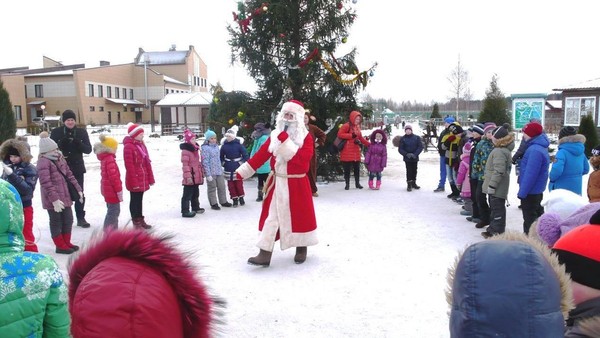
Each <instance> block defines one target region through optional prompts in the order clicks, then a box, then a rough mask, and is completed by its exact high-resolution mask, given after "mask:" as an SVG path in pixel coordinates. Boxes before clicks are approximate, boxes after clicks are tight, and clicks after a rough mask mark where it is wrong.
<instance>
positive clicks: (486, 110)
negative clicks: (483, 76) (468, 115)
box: [478, 74, 511, 126]
mask: <svg viewBox="0 0 600 338" xmlns="http://www.w3.org/2000/svg"><path fill="white" fill-rule="evenodd" d="M478 122H494V123H495V124H496V125H499V126H501V125H502V124H504V123H509V124H510V123H511V118H510V116H508V103H507V102H506V97H504V94H503V93H502V91H501V90H500V88H499V87H498V76H497V75H495V74H494V76H492V80H491V81H490V88H489V89H488V90H486V92H485V99H483V110H482V111H481V114H479V118H478Z"/></svg>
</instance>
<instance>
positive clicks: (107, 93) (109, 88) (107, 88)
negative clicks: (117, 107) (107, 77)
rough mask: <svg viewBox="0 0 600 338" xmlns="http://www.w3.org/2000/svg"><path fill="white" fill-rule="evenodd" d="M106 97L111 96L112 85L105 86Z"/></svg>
mask: <svg viewBox="0 0 600 338" xmlns="http://www.w3.org/2000/svg"><path fill="white" fill-rule="evenodd" d="M106 97H108V98H109V99H110V98H112V87H111V86H106Z"/></svg>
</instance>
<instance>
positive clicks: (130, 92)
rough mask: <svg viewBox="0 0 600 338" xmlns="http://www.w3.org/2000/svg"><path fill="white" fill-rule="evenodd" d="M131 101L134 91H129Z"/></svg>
mask: <svg viewBox="0 0 600 338" xmlns="http://www.w3.org/2000/svg"><path fill="white" fill-rule="evenodd" d="M129 99H130V100H133V89H129Z"/></svg>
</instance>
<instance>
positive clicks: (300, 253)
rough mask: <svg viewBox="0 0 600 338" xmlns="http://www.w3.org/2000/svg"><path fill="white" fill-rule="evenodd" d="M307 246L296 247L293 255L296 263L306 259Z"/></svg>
mask: <svg viewBox="0 0 600 338" xmlns="http://www.w3.org/2000/svg"><path fill="white" fill-rule="evenodd" d="M307 251H308V250H307V248H306V247H305V246H298V247H296V255H295V256H294V262H296V264H302V263H304V261H305V260H306V252H307Z"/></svg>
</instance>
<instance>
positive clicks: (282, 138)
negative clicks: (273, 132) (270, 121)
mask: <svg viewBox="0 0 600 338" xmlns="http://www.w3.org/2000/svg"><path fill="white" fill-rule="evenodd" d="M288 137H289V135H288V133H287V131H285V130H282V131H281V133H279V135H277V139H278V140H279V141H280V142H281V143H283V142H285V140H287V139H288Z"/></svg>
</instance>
